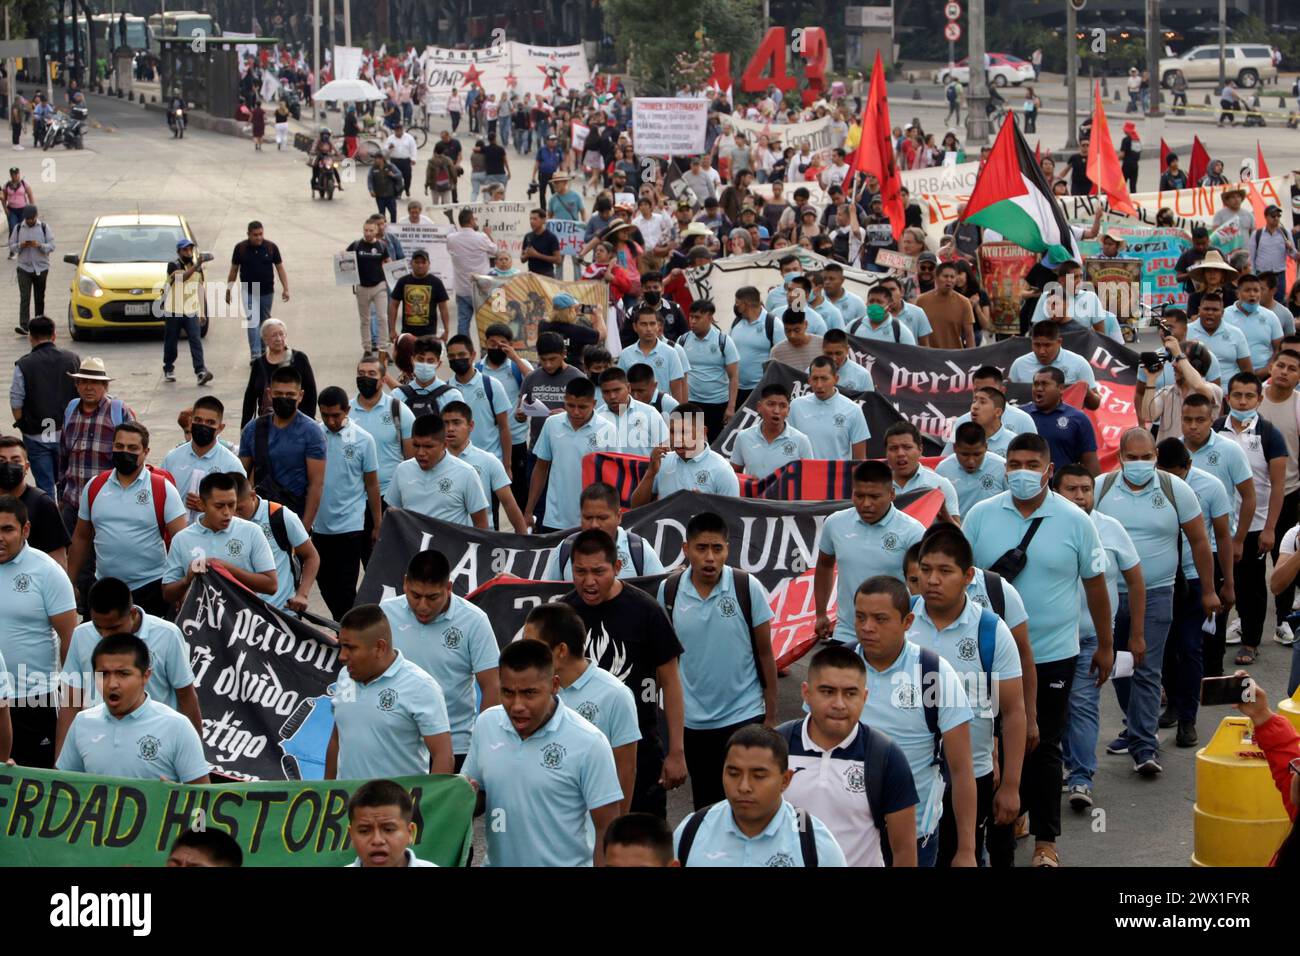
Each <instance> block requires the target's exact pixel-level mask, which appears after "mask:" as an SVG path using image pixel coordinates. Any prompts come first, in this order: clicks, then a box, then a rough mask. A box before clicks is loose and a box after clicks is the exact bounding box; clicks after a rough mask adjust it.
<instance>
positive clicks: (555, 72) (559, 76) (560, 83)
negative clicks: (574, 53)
mask: <svg viewBox="0 0 1300 956" xmlns="http://www.w3.org/2000/svg"><path fill="white" fill-rule="evenodd" d="M538 69H539V70H541V71H542V75H543V76H545V77H546V82H545V83H543V84H542V89H544V90H549V89H550V88H551V81H552V80H554V81H555V85H556V87H557V88H558V89H564V86H565V83H564V74H565V73H568V72H569V67H568V66H567V65H565V66H539V67H538Z"/></svg>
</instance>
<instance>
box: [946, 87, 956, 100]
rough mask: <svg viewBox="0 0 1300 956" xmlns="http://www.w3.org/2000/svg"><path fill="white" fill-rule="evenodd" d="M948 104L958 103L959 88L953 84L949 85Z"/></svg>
mask: <svg viewBox="0 0 1300 956" xmlns="http://www.w3.org/2000/svg"><path fill="white" fill-rule="evenodd" d="M948 102H949V103H956V102H957V87H955V86H953V85H952V84H951V83H949V84H948Z"/></svg>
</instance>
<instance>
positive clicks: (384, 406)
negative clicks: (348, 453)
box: [348, 392, 528, 495]
mask: <svg viewBox="0 0 1300 956" xmlns="http://www.w3.org/2000/svg"><path fill="white" fill-rule="evenodd" d="M360 401H361V396H360V395H358V396H356V397H355V398H353V399H352V409H351V410H350V411H349V412H348V421H350V422H351V423H352V424H354V425H356V426H357V427H358V428H364V429H365V430H366V431H368V432H369V433H370V437H371V438H373V439H374V440H375V452H376V454H377V455H378V458H379V493H380V494H381V495H382V494H387V493H388V485H389V483H390V482H391V481H392V480H393V472H394V470H396V468H397V466H398V464H399V463H400V462H402V461H403V460H404V459H405V457H406V456H405V454H404V453H403V451H402V444H401V441H402V440H408V439H410V437H411V426H412V425H414V424H415V412H413V411H411V409H410V408H409V407H408V406H407V405H406V404H405V403H404V402H401V401H398V402H397V418H398V421H397V424H394V423H393V395H391V394H390V393H388V392H385V393H384V394H383V395H381V396H380V398H379V402H378V403H377V404H376V405H375V407H374V408H370V409H366V408H362V407H361V405H360ZM398 428H400V429H401V430H402V435H401V440H399V438H398V435H397V430H398ZM527 430H528V423H527V422H524V431H525V432H527Z"/></svg>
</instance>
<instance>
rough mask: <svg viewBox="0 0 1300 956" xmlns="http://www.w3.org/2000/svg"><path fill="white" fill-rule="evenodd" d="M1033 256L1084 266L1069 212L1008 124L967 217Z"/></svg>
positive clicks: (1021, 138)
mask: <svg viewBox="0 0 1300 956" xmlns="http://www.w3.org/2000/svg"><path fill="white" fill-rule="evenodd" d="M962 219H963V220H964V221H965V222H973V223H975V225H977V226H983V227H984V228H985V229H992V230H993V231H994V232H997V233H1000V234H1001V235H1002V238H1004V239H1006V240H1007V241H1009V242H1014V243H1015V244H1016V245H1018V246H1021V247H1023V248H1025V249H1028V250H1029V251H1031V252H1045V253H1049V254H1050V255H1051V257H1052V258H1053V259H1055V260H1057V261H1058V262H1064V261H1065V260H1067V259H1073V260H1075V261H1076V262H1077V261H1079V249H1078V246H1077V245H1076V244H1075V241H1074V233H1073V232H1071V231H1070V224H1069V223H1068V222H1067V221H1066V219H1065V210H1064V209H1062V208H1061V204H1060V203H1059V202H1057V200H1056V197H1055V196H1053V195H1052V190H1051V187H1050V186H1048V184H1047V179H1046V177H1044V176H1043V171H1042V169H1041V168H1040V167H1039V165H1038V164H1037V163H1036V162H1034V154H1033V153H1032V152H1031V151H1030V149H1029V144H1028V143H1027V142H1025V137H1024V136H1023V135H1021V133H1020V129H1019V128H1018V127H1017V126H1016V124H1015V123H1003V124H1002V129H1001V130H999V131H998V138H997V140H996V141H995V142H994V143H993V150H992V151H991V152H990V153H989V158H988V161H987V162H986V163H985V164H984V168H983V169H982V170H980V174H979V178H978V179H977V180H976V181H975V188H974V189H973V190H972V191H971V195H970V199H968V200H967V201H966V211H965V213H964V214H963V215H962Z"/></svg>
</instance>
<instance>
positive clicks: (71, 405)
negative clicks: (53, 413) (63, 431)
mask: <svg viewBox="0 0 1300 956" xmlns="http://www.w3.org/2000/svg"><path fill="white" fill-rule="evenodd" d="M80 404H81V399H80V398H74V399H72V401H70V402H68V407H67V408H65V409H64V410H63V427H64V428H67V427H68V426H69V425H71V424H72V414H73V412H75V411H76V410H77V406H78V405H80ZM125 408H126V406H125V405H124V404H122V400H121V399H120V398H110V399H109V400H108V415H109V418H110V419H111V420H112V422H113V427H114V428H116V427H117V426H118V425H120V424H122V421H123V420H124V418H125V414H124V410H125Z"/></svg>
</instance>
